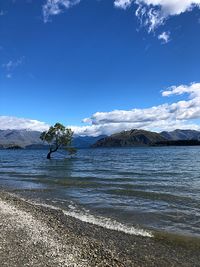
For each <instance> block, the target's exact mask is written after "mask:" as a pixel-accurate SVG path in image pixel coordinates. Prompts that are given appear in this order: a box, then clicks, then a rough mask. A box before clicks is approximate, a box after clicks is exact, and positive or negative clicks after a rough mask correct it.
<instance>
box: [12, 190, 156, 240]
mask: <svg viewBox="0 0 200 267" xmlns="http://www.w3.org/2000/svg"><path fill="white" fill-rule="evenodd" d="M10 195H12V196H15V197H18V196H17V195H16V194H10ZM20 199H21V200H23V201H25V202H27V203H30V204H32V205H35V206H41V207H46V208H50V209H53V210H60V211H62V212H63V213H64V214H65V215H66V216H70V217H73V218H75V219H78V220H80V221H82V222H86V223H91V224H93V225H97V226H100V227H103V228H106V229H109V230H114V231H118V232H123V233H126V234H129V235H136V236H143V237H153V234H152V233H151V232H150V231H146V230H143V229H139V228H136V227H133V226H128V225H125V224H122V223H120V222H117V221H116V220H111V219H110V218H105V217H102V216H94V215H92V214H90V213H89V212H88V211H85V212H82V211H77V210H76V208H75V207H74V206H73V205H69V208H70V209H71V210H69V211H67V210H63V209H61V208H59V207H56V206H53V205H50V204H46V203H38V202H35V201H30V200H27V199H25V198H22V197H20Z"/></svg>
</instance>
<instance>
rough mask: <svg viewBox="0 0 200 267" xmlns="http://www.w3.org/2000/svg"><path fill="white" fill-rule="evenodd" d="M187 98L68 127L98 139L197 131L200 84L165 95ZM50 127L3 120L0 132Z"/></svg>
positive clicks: (99, 116) (96, 115)
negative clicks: (138, 133)
mask: <svg viewBox="0 0 200 267" xmlns="http://www.w3.org/2000/svg"><path fill="white" fill-rule="evenodd" d="M184 94H185V96H186V99H185V100H181V101H178V102H174V103H172V104H169V103H165V104H162V105H158V106H153V107H150V108H145V109H143V108H141V109H131V110H113V111H110V112H96V113H94V114H93V115H92V116H91V117H90V118H85V119H84V120H83V123H86V125H84V126H74V125H68V127H70V128H72V130H73V131H74V133H75V134H78V135H82V136H85V135H89V136H97V135H101V134H106V135H110V134H113V133H116V132H120V131H123V130H130V129H145V130H153V131H157V132H160V131H163V130H167V131H170V130H175V129H195V130H200V125H198V124H195V123H194V121H195V120H197V119H200V83H192V84H190V85H180V86H172V87H170V88H168V89H167V90H165V91H162V96H163V97H166V98H168V97H173V96H174V95H176V96H180V95H184ZM48 127H49V125H47V124H46V123H44V122H40V121H37V120H30V119H23V118H16V117H9V116H0V129H4V130H5V129H31V130H38V131H44V130H46V129H48Z"/></svg>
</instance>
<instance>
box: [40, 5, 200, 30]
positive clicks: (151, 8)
mask: <svg viewBox="0 0 200 267" xmlns="http://www.w3.org/2000/svg"><path fill="white" fill-rule="evenodd" d="M80 1H81V0H47V2H46V3H45V4H44V5H43V16H44V21H45V22H47V21H48V20H49V18H50V16H52V15H58V14H60V13H62V12H63V11H64V10H65V9H68V8H71V7H72V6H74V5H77V4H79V3H80ZM82 1H84V0H82ZM113 5H114V6H115V7H116V8H122V9H127V8H130V7H131V6H133V5H134V6H135V7H136V12H135V15H136V16H137V17H138V19H139V21H140V23H141V25H143V26H145V27H147V29H148V31H149V32H151V31H154V30H155V29H156V28H157V27H158V26H160V25H162V24H164V23H165V21H166V20H167V19H168V18H169V17H170V16H176V15H180V14H181V13H184V12H188V11H191V10H193V9H194V8H195V7H197V8H200V0H113Z"/></svg>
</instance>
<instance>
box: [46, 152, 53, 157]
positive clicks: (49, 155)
mask: <svg viewBox="0 0 200 267" xmlns="http://www.w3.org/2000/svg"><path fill="white" fill-rule="evenodd" d="M51 153H52V152H51V151H49V153H48V154H47V159H51Z"/></svg>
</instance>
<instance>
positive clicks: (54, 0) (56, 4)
mask: <svg viewBox="0 0 200 267" xmlns="http://www.w3.org/2000/svg"><path fill="white" fill-rule="evenodd" d="M79 2H80V0H47V2H46V4H45V5H43V16H44V22H47V21H49V17H50V16H52V15H58V14H60V13H62V12H63V10H64V9H68V8H70V7H72V6H74V5H76V4H78V3H79Z"/></svg>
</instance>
